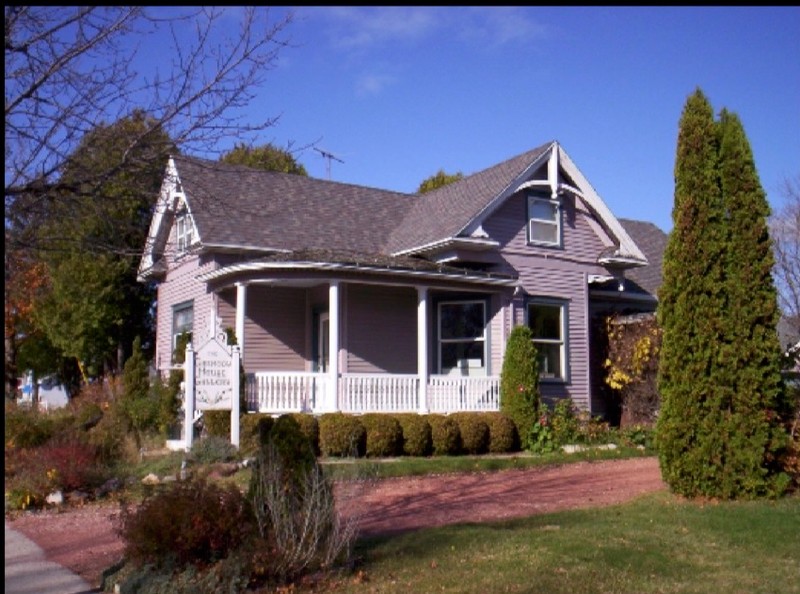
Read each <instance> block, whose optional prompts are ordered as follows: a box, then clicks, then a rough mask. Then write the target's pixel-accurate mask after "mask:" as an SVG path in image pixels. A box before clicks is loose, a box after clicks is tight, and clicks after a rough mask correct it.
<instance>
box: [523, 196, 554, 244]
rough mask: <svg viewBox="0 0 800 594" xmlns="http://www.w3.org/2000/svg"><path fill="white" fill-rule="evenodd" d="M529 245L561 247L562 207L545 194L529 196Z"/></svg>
mask: <svg viewBox="0 0 800 594" xmlns="http://www.w3.org/2000/svg"><path fill="white" fill-rule="evenodd" d="M528 243H532V244H537V245H550V246H560V245H561V205H560V203H559V201H558V200H554V199H552V198H549V197H548V196H546V195H544V194H529V195H528Z"/></svg>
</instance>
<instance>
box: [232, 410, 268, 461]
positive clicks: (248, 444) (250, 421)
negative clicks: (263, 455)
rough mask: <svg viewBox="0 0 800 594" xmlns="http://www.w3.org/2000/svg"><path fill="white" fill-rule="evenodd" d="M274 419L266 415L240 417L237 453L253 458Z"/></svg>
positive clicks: (250, 414) (253, 414) (256, 414)
mask: <svg viewBox="0 0 800 594" xmlns="http://www.w3.org/2000/svg"><path fill="white" fill-rule="evenodd" d="M274 422H275V419H273V418H272V415H268V414H266V413H249V414H246V415H242V418H241V419H240V421H239V451H240V452H241V455H242V456H255V455H256V454H258V449H259V447H261V444H262V443H263V440H264V439H266V436H267V434H268V433H269V431H270V429H272V424H273V423H274Z"/></svg>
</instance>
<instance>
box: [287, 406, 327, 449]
mask: <svg viewBox="0 0 800 594" xmlns="http://www.w3.org/2000/svg"><path fill="white" fill-rule="evenodd" d="M289 414H290V416H291V417H292V418H293V419H294V420H295V421H297V424H298V425H300V431H302V433H303V435H305V436H306V437H307V438H308V441H309V442H310V443H311V447H312V448H313V449H314V455H315V456H319V453H320V452H319V421H318V420H317V417H315V416H314V415H311V414H308V413H289Z"/></svg>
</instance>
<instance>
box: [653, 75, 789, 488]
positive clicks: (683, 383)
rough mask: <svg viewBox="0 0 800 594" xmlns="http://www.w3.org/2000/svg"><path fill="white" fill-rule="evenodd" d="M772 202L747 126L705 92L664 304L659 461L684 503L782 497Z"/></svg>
mask: <svg viewBox="0 0 800 594" xmlns="http://www.w3.org/2000/svg"><path fill="white" fill-rule="evenodd" d="M762 200H764V196H763V191H762V190H761V188H760V185H759V183H758V177H757V175H756V173H755V167H754V165H753V163H752V155H751V154H750V149H749V146H748V145H747V141H746V139H745V137H744V133H743V131H742V130H741V126H740V125H739V124H738V119H735V118H731V117H730V115H729V114H727V113H723V116H722V120H721V121H720V122H719V123H718V122H716V121H715V119H714V114H713V110H712V108H711V105H710V103H709V102H708V100H707V98H706V97H705V95H704V94H703V93H702V91H701V90H699V89H698V90H696V91H695V92H694V93H693V94H692V95H690V96H689V98H688V99H687V102H686V105H685V106H684V110H683V113H682V116H681V120H680V126H679V133H678V143H677V154H676V161H675V203H674V208H673V213H672V218H673V230H672V232H671V233H670V236H669V240H668V243H667V249H666V252H665V255H664V282H663V285H662V288H661V290H660V292H659V308H658V320H659V323H660V325H661V328H662V330H663V343H662V349H661V361H660V367H659V391H660V394H661V398H662V405H661V411H660V414H659V419H658V425H657V435H658V444H659V457H660V462H661V469H662V474H663V475H664V480H665V481H666V482H667V483H668V484H669V485H670V487H671V489H672V490H673V491H675V492H677V493H679V494H682V495H687V496H711V497H725V498H732V497H737V496H755V495H759V494H764V493H767V492H775V489H773V488H772V486H770V485H771V482H770V481H771V478H770V477H771V476H772V475H773V473H772V472H771V470H770V467H769V466H770V464H771V462H772V461H773V460H774V456H775V454H776V453H777V452H776V451H775V448H777V447H780V431H779V429H778V427H777V420H776V421H770V420H769V419H770V418H771V417H772V416H773V415H775V413H776V410H775V408H774V406H775V405H776V404H777V402H778V394H779V376H777V375H775V372H776V371H777V368H774V367H773V366H772V365H773V361H775V359H774V357H773V354H772V353H773V346H772V344H773V343H771V341H773V340H775V314H776V309H775V307H776V305H775V293H774V286H773V285H772V280H771V277H770V275H769V271H770V267H771V261H770V258H769V253H768V252H769V240H768V235H767V234H766V226H765V225H766V218H765V216H766V214H765V213H766V212H767V209H766V205H765V204H762V202H761V201H762ZM748 226H749V228H748ZM765 250H766V252H765ZM751 299H752V300H751ZM755 417H760V419H756V418H755ZM773 428H774V431H773ZM773 486H774V485H773Z"/></svg>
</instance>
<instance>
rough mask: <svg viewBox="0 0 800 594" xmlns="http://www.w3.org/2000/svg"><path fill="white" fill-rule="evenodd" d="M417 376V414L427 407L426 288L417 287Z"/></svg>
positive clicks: (427, 408) (424, 410)
mask: <svg viewBox="0 0 800 594" xmlns="http://www.w3.org/2000/svg"><path fill="white" fill-rule="evenodd" d="M417 374H418V375H419V412H420V414H423V415H424V414H427V413H428V412H429V407H428V287H417Z"/></svg>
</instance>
